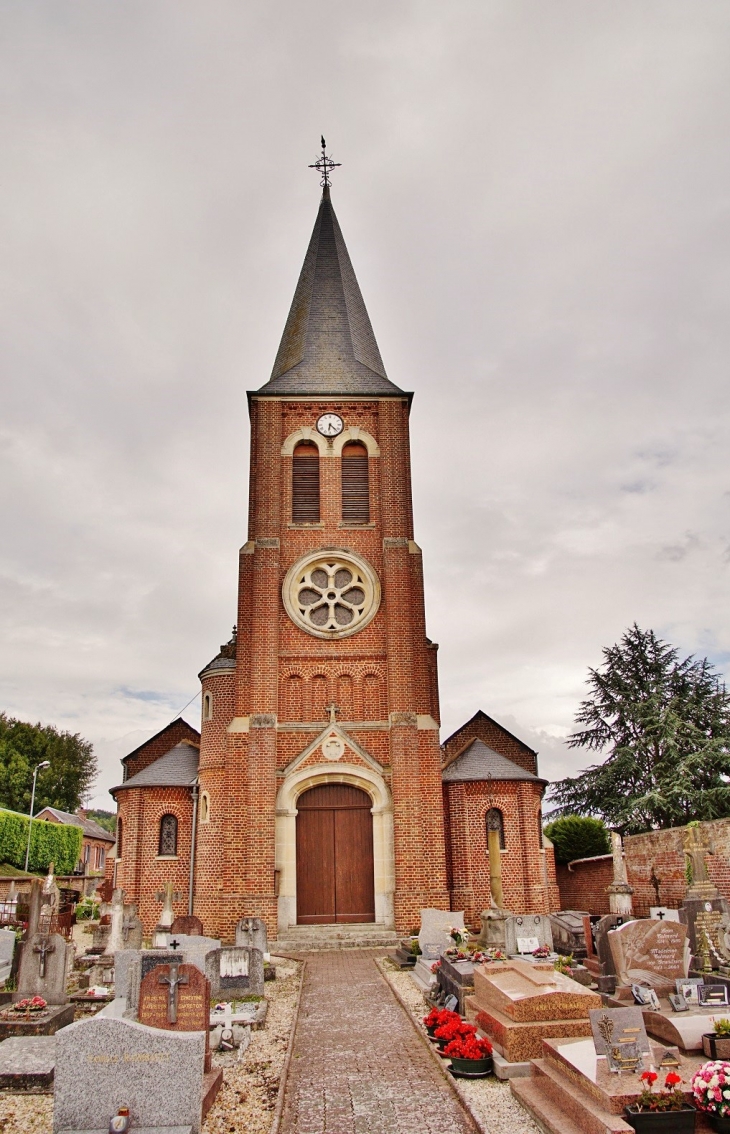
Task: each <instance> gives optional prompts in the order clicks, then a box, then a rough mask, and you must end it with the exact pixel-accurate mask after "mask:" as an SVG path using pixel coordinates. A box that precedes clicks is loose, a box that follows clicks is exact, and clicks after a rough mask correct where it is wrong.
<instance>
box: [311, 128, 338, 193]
mask: <svg viewBox="0 0 730 1134" xmlns="http://www.w3.org/2000/svg"><path fill="white" fill-rule="evenodd" d="M326 145H327V143H326V142H325V140H324V134H323V135H322V156H321V158H318V159H317V161H315V162H314V164H313V165H310V167H309V168H310V169H316V170H318V172H319V173H321V174H322V180H321V181H320V185H321V186H322V188H323V189H329V187H330V173H331V172H332V170H333V169H339V167H340V166H341V165H342V162H341V161H332V158H331V157H328V156H327V154H326V153H325V147H326Z"/></svg>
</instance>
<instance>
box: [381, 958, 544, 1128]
mask: <svg viewBox="0 0 730 1134" xmlns="http://www.w3.org/2000/svg"><path fill="white" fill-rule="evenodd" d="M377 964H378V967H379V968H380V971H381V972H382V974H383V976H384V977H385V979H386V980H387V981H388V983H389V984H390V985H392V987H393V988H395V989H396V990H397V992H398V995H399V996H400V998H401V1000H402V1001H403V1003H404V1004H407V1005H408V1008H409V1010H410V1013H411V1015H412V1016H413V1018H414V1019H415V1020H417V1021H418V1024H419V1027H421V1028H422V1030H423V1032H424V1035H425V1034H426V1033H425V1029H423V1025H422V1024H421V1020H422V1019H423V1017H424V1016H425V1014H426V1012H427V1011H428V1005H427V1004H426V1001H425V1000H424V998H423V996H422V994H421V992H420V990H419V989H418V988H417V987H416V985H415V984H414V982H413V978H412V977H411V974H410V973H409V972H403V971H401V970H400V969H399V968H398V967H397V966H396V965H395V964H393V962H392V961H390V960H389V959H388V958H387V957H384V958H383V959H382V960H379V961H378V962H377ZM453 1083H454V1086H455V1087H456V1089H457V1091H458V1092H459V1094H460V1095H461V1096H462V1098H464V1099H466V1101H467V1102H468V1104H469V1106H470V1108H471V1112H472V1114H473V1115H474V1117H475V1118H476V1119H477V1120H478V1122H479V1124H480V1126H481V1128H482V1130H483V1131H484V1134H540V1128H539V1127H538V1126H536V1125H535V1123H534V1122H533V1121H532V1119H531V1118H530V1116H529V1114H527V1112H526V1111H525V1110H524V1109H523V1107H521V1106H520V1104H519V1103H518V1102H517V1099H516V1098H514V1096H513V1095H512V1092H511V1091H510V1088H509V1083H506V1082H503V1081H502V1080H501V1079H497V1078H495V1077H493V1076H490V1077H489V1078H488V1079H474V1080H472V1081H471V1082H469V1081H468V1080H467V1079H454V1080H453Z"/></svg>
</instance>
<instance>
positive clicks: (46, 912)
mask: <svg viewBox="0 0 730 1134" xmlns="http://www.w3.org/2000/svg"><path fill="white" fill-rule="evenodd" d="M60 905H61V891H60V890H59V889H58V886H57V885H56V878H55V875H54V873H53V863H51V865H50V866H49V867H48V874H47V875H46V877H45V878H44V880H43V886H42V889H41V910H40V917H39V919H38V929H39V931H40V932H41V933H50V932H51V929H52V928H53V927H54V925H55V923H54V918H55V917H57V916H58V909H59V906H60Z"/></svg>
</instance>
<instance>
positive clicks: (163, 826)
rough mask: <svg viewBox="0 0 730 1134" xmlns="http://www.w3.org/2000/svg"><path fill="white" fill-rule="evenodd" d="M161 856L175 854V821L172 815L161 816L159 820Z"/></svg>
mask: <svg viewBox="0 0 730 1134" xmlns="http://www.w3.org/2000/svg"><path fill="white" fill-rule="evenodd" d="M158 853H159V854H161V855H176V854H177V819H176V818H175V816H174V815H163V816H162V818H161V819H160V849H159V851H158Z"/></svg>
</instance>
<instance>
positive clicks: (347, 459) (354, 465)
mask: <svg viewBox="0 0 730 1134" xmlns="http://www.w3.org/2000/svg"><path fill="white" fill-rule="evenodd" d="M342 519H343V520H344V521H345V522H346V523H349V524H368V523H369V522H370V485H369V482H368V451H367V449H366V448H365V446H364V445H361V444H359V442H358V443H357V444H351V445H345V447H344V448H343V450H342Z"/></svg>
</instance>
